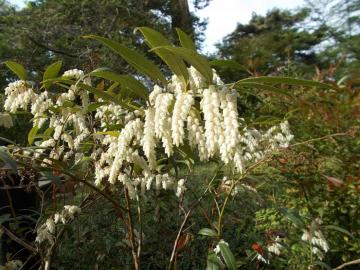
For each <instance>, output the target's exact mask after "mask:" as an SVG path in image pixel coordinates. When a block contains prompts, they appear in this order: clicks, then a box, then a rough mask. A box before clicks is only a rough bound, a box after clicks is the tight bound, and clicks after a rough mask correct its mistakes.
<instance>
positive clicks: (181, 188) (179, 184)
mask: <svg viewBox="0 0 360 270" xmlns="http://www.w3.org/2000/svg"><path fill="white" fill-rule="evenodd" d="M185 190H186V187H185V179H180V180H179V181H178V182H177V188H176V196H177V197H180V196H181V195H182V194H183V193H184V192H185Z"/></svg>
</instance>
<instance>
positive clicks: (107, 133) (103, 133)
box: [95, 130, 120, 137]
mask: <svg viewBox="0 0 360 270" xmlns="http://www.w3.org/2000/svg"><path fill="white" fill-rule="evenodd" d="M95 134H99V135H110V136H112V137H119V135H120V132H119V131H116V130H110V131H99V132H96V133H95Z"/></svg>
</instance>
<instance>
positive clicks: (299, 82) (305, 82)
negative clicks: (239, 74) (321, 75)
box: [236, 77, 333, 89]
mask: <svg viewBox="0 0 360 270" xmlns="http://www.w3.org/2000/svg"><path fill="white" fill-rule="evenodd" d="M239 82H254V83H269V84H289V85H298V86H305V87H318V88H326V89H330V88H333V87H332V86H331V85H328V84H326V83H321V82H316V81H309V80H302V79H294V78H288V77H253V78H246V79H243V80H240V81H238V82H236V83H239Z"/></svg>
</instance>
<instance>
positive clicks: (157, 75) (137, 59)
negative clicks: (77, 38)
mask: <svg viewBox="0 0 360 270" xmlns="http://www.w3.org/2000/svg"><path fill="white" fill-rule="evenodd" d="M84 38H91V39H95V40H97V41H100V42H101V43H102V44H104V45H105V46H107V47H108V48H110V49H112V50H113V51H114V52H116V53H117V54H119V55H120V56H121V57H122V58H123V59H124V60H125V61H126V62H128V63H129V64H130V65H131V66H133V67H134V68H135V69H136V70H137V71H139V72H140V73H142V74H144V75H146V76H149V77H150V78H151V79H153V80H154V81H158V80H159V81H161V82H162V83H164V84H166V78H165V77H164V75H163V74H162V72H161V71H160V69H159V68H158V67H157V66H156V65H155V64H154V63H153V62H151V61H150V60H148V59H147V58H146V57H145V56H143V55H141V54H140V53H138V52H136V51H133V50H131V49H129V48H127V47H125V46H124V45H122V44H120V43H118V42H116V41H113V40H111V39H107V38H104V37H100V36H95V35H89V36H84Z"/></svg>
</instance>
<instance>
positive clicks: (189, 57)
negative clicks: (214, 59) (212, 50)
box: [154, 46, 213, 84]
mask: <svg viewBox="0 0 360 270" xmlns="http://www.w3.org/2000/svg"><path fill="white" fill-rule="evenodd" d="M163 48H164V49H166V50H169V51H171V52H173V53H174V54H176V55H179V56H180V57H182V58H183V59H184V60H185V61H186V62H187V63H189V64H190V65H192V66H193V67H194V68H196V69H197V70H198V71H199V72H200V73H201V74H202V75H203V76H204V77H205V79H206V81H207V83H208V84H211V83H212V81H213V72H212V69H211V67H210V64H209V62H208V61H207V60H206V58H205V57H204V56H202V55H200V54H198V53H197V52H195V51H193V50H190V49H187V48H182V47H173V46H165V47H160V48H155V49H154V50H155V51H157V50H161V49H163Z"/></svg>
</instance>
